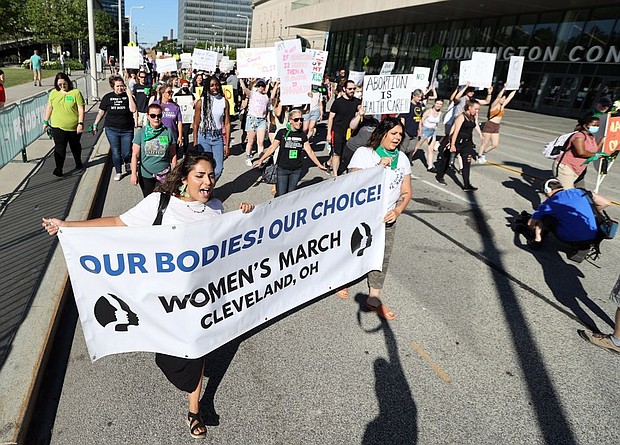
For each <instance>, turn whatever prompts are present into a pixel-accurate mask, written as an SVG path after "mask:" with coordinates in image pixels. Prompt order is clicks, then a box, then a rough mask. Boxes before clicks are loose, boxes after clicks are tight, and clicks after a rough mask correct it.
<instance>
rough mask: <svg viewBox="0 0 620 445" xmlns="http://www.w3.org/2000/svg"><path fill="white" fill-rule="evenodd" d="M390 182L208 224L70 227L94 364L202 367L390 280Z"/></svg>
mask: <svg viewBox="0 0 620 445" xmlns="http://www.w3.org/2000/svg"><path fill="white" fill-rule="evenodd" d="M384 180H385V169H383V168H382V167H376V168H371V169H366V170H361V171H359V172H355V173H352V174H349V175H344V176H342V177H339V178H337V179H334V180H330V181H324V182H322V183H319V184H316V185H314V186H311V187H304V188H302V189H298V190H296V191H294V192H291V193H288V194H286V195H284V196H281V197H279V198H276V199H274V200H271V201H270V202H268V203H264V204H259V205H257V206H256V208H255V209H254V211H253V212H251V213H249V214H243V213H241V212H240V211H235V212H230V213H226V214H224V215H221V216H217V217H214V218H212V219H207V220H205V221H201V222H194V223H187V224H175V225H161V226H140V227H98V228H94V227H89V228H66V227H62V228H61V230H60V232H59V235H58V236H59V239H60V243H61V245H62V249H63V252H64V256H65V259H66V261H67V267H68V270H69V275H70V278H71V283H72V289H73V294H74V296H75V300H76V304H77V308H78V312H79V315H80V321H81V324H82V329H83V332H84V337H85V339H86V345H87V347H88V352H89V356H90V359H91V360H92V361H95V360H98V359H100V358H101V357H104V356H106V355H110V354H116V353H121V352H131V351H150V352H160V353H164V354H169V355H173V356H176V357H186V358H197V357H202V356H203V355H205V354H207V353H208V352H210V351H212V350H214V349H216V348H217V347H219V346H221V345H223V344H225V343H227V342H228V341H230V340H232V339H234V338H236V337H238V336H239V335H241V334H243V333H245V332H247V331H249V330H251V329H254V328H256V327H258V326H260V325H262V324H264V323H265V322H268V321H269V320H273V319H274V318H276V317H278V316H280V315H281V314H284V313H286V312H287V311H290V310H291V309H294V308H296V307H298V306H300V305H302V304H304V303H307V302H309V301H311V300H313V299H315V298H317V297H319V296H320V295H323V294H325V293H327V292H331V291H333V290H335V289H337V288H339V287H341V286H342V285H344V284H346V283H349V282H351V281H353V280H355V279H357V278H359V277H361V276H363V275H364V274H366V273H367V272H368V271H370V270H380V269H381V265H382V260H383V250H384V243H385V223H384V222H383V216H384V214H385V211H386V208H385V200H384V196H385V194H386V193H387V192H388V190H385V188H384ZM152 196H153V195H152ZM147 199H149V198H147ZM172 199H175V198H172ZM343 264H346V267H342V265H343Z"/></svg>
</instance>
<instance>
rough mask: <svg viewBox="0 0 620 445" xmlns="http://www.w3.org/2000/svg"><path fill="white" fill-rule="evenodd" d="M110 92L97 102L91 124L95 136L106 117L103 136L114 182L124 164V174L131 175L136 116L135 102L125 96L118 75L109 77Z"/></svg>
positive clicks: (122, 84)
mask: <svg viewBox="0 0 620 445" xmlns="http://www.w3.org/2000/svg"><path fill="white" fill-rule="evenodd" d="M109 81H110V87H111V88H112V90H113V91H112V92H111V93H108V94H106V95H105V96H103V98H102V99H101V102H99V113H98V114H97V117H96V118H95V123H94V124H93V133H94V134H97V131H98V130H99V122H100V121H101V119H103V116H104V115H106V122H105V123H106V126H105V135H106V137H107V138H108V141H109V142H110V151H111V152H112V163H113V164H114V170H115V171H116V175H115V176H114V180H115V181H120V180H121V167H122V164H123V163H124V164H125V173H126V174H130V173H131V163H130V162H131V141H132V140H133V129H134V125H135V120H134V114H137V109H136V102H135V100H134V98H133V96H132V95H131V94H127V92H126V88H125V81H124V80H123V78H122V77H121V76H119V75H114V76H110V79H109Z"/></svg>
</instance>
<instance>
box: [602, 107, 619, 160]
mask: <svg viewBox="0 0 620 445" xmlns="http://www.w3.org/2000/svg"><path fill="white" fill-rule="evenodd" d="M616 150H620V116H612V115H611V114H608V115H607V125H606V128H605V145H604V146H603V151H604V152H605V153H607V154H612V153H613V152H614V151H616Z"/></svg>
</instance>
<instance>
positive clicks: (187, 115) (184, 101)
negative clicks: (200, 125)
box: [174, 95, 194, 124]
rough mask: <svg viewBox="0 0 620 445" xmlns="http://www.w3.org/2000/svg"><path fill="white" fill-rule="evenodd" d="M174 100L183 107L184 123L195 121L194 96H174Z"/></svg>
mask: <svg viewBox="0 0 620 445" xmlns="http://www.w3.org/2000/svg"><path fill="white" fill-rule="evenodd" d="M174 100H175V102H176V103H177V105H178V106H179V108H180V109H181V116H182V121H183V123H184V124H191V123H192V122H193V121H194V107H193V102H194V96H193V95H187V96H174Z"/></svg>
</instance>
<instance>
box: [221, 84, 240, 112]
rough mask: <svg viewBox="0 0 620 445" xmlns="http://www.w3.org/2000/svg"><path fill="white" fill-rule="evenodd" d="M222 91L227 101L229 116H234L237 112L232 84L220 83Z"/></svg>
mask: <svg viewBox="0 0 620 445" xmlns="http://www.w3.org/2000/svg"><path fill="white" fill-rule="evenodd" d="M222 93H223V94H224V97H225V98H226V100H227V101H228V112H229V113H230V115H231V116H235V115H236V114H237V112H236V111H235V98H234V97H233V87H232V85H222Z"/></svg>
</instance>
